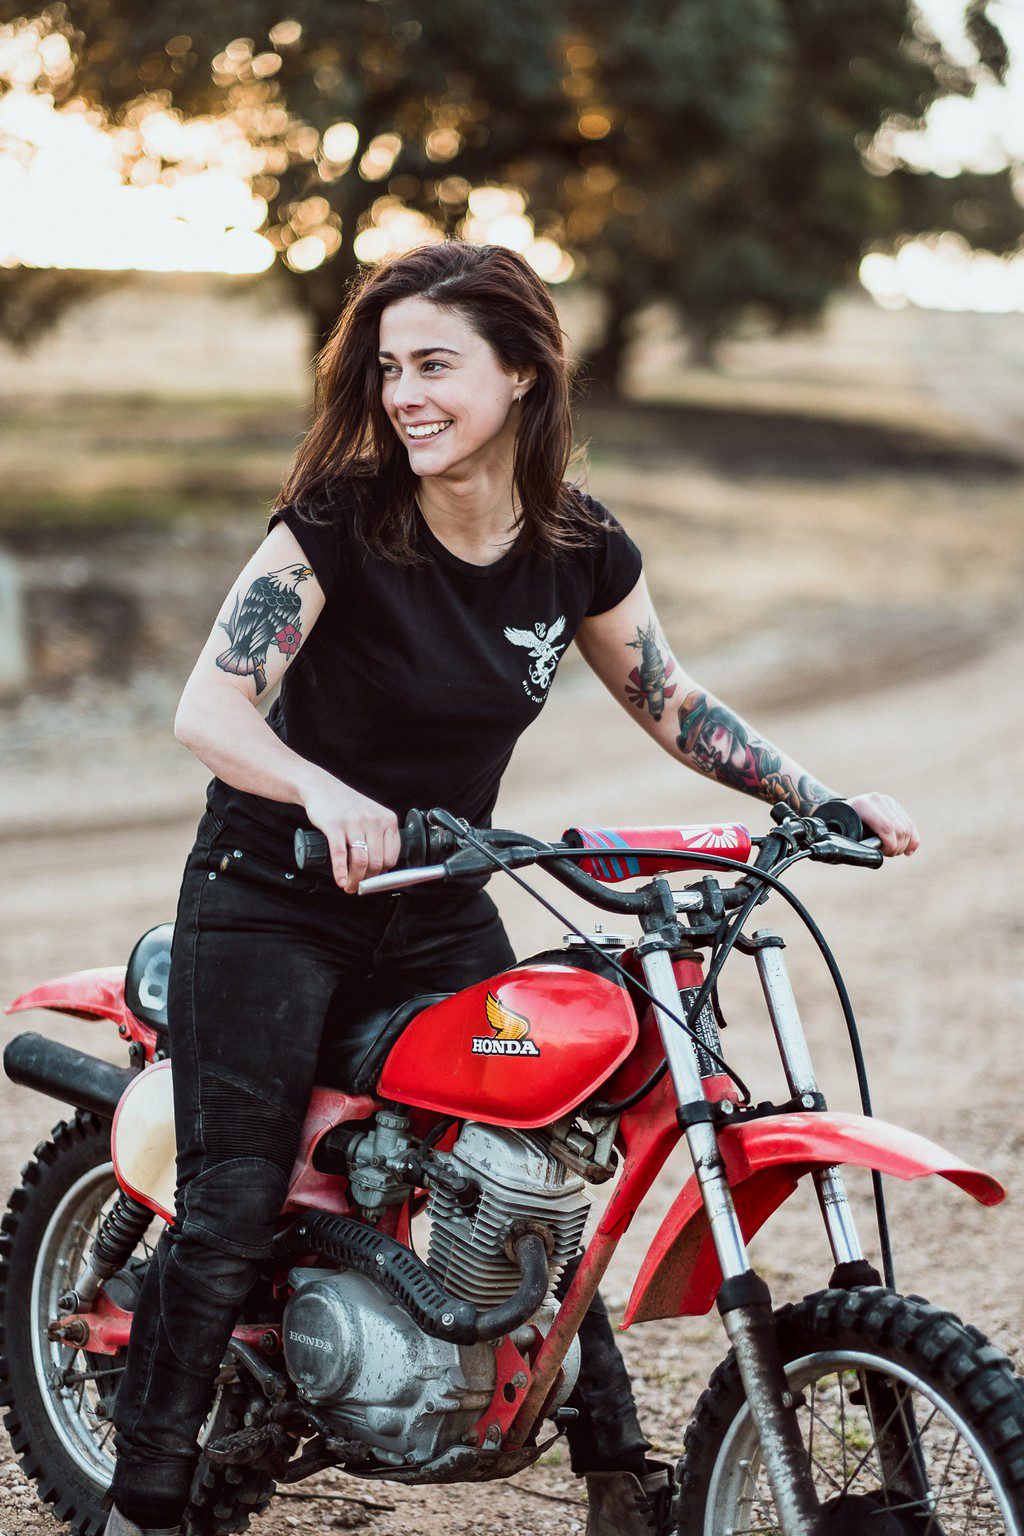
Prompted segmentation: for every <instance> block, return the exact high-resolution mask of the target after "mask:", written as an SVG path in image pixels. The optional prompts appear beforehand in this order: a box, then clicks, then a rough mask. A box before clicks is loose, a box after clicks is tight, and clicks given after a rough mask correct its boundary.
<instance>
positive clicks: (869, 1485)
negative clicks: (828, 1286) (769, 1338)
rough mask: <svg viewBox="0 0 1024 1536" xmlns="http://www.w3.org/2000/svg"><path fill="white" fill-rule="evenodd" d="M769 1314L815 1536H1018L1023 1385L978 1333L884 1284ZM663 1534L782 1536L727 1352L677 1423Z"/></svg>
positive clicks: (1023, 1513)
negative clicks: (672, 1495)
mask: <svg viewBox="0 0 1024 1536" xmlns="http://www.w3.org/2000/svg"><path fill="white" fill-rule="evenodd" d="M775 1317H776V1323H777V1327H778V1334H779V1342H780V1346H781V1351H782V1359H783V1363H784V1364H785V1367H786V1373H787V1377H788V1379H789V1382H790V1385H791V1389H792V1390H793V1391H794V1394H795V1395H797V1402H798V1405H799V1407H798V1412H799V1415H800V1422H801V1428H802V1430H803V1436H804V1444H805V1446H807V1447H808V1454H809V1457H810V1461H811V1465H812V1468H813V1473H814V1479H815V1485H816V1487H817V1491H818V1495H819V1497H820V1499H821V1500H822V1503H823V1505H824V1506H825V1510H826V1518H825V1520H824V1523H823V1530H824V1531H825V1532H826V1533H827V1531H828V1529H829V1521H831V1522H832V1523H833V1524H834V1526H835V1529H836V1531H837V1532H838V1531H843V1532H846V1531H848V1530H852V1529H857V1530H860V1529H861V1528H863V1530H864V1531H865V1532H870V1531H871V1530H878V1531H879V1533H881V1531H883V1530H884V1531H885V1532H886V1536H888V1533H889V1532H896V1531H899V1532H901V1533H902V1532H906V1533H908V1536H945V1533H947V1532H950V1531H952V1532H956V1533H957V1536H961V1533H962V1536H996V1533H999V1536H1024V1385H1022V1383H1021V1381H1020V1379H1019V1378H1018V1377H1017V1376H1016V1375H1015V1374H1014V1371H1013V1367H1012V1365H1011V1364H1010V1361H1009V1360H1008V1359H1007V1357H1006V1356H1005V1355H1004V1354H1002V1353H1001V1352H1000V1351H999V1350H998V1349H996V1348H995V1347H994V1346H993V1345H992V1344H990V1343H989V1342H988V1341H987V1340H986V1338H985V1337H984V1335H983V1334H981V1333H979V1332H978V1330H977V1329H976V1328H971V1327H968V1326H967V1325H965V1324H964V1323H962V1322H961V1321H960V1319H959V1318H958V1317H956V1316H954V1314H953V1313H951V1312H945V1311H942V1310H940V1308H938V1307H934V1306H932V1305H930V1303H928V1302H927V1301H925V1300H923V1298H921V1297H919V1296H898V1295H896V1294H894V1293H893V1292H892V1291H889V1290H886V1289H884V1288H882V1287H868V1288H865V1289H863V1290H854V1291H842V1290H827V1291H819V1292H817V1293H815V1294H814V1295H811V1296H807V1297H805V1299H804V1300H803V1301H802V1302H800V1303H798V1304H796V1305H791V1306H785V1307H782V1308H780V1309H779V1310H778V1311H777V1312H776V1314H775ZM851 1515H852V1516H854V1517H855V1518H854V1521H853V1523H852V1524H851V1523H849V1522H850V1519H851ZM675 1529H676V1532H677V1536H724V1533H726V1532H729V1533H730V1536H746V1533H750V1536H754V1533H756V1536H778V1533H779V1531H780V1526H779V1524H778V1521H777V1519H776V1517H775V1513H774V1504H773V1501H772V1499H771V1496H770V1493H769V1490H768V1484H767V1478H766V1476H765V1474H764V1471H763V1469H762V1468H761V1465H760V1456H759V1452H758V1446H757V1437H756V1434H755V1433H754V1429H753V1425H752V1423H751V1419H750V1415H749V1412H748V1410H747V1406H746V1400H745V1398H744V1394H743V1388H742V1385H741V1383H740V1378H739V1372H738V1370H737V1366H736V1360H735V1357H734V1355H733V1354H732V1352H731V1351H730V1353H729V1354H728V1355H727V1356H726V1358H725V1359H724V1360H723V1362H722V1364H721V1365H720V1366H719V1367H718V1369H717V1370H716V1371H715V1373H714V1375H713V1376H712V1378H711V1381H710V1382H709V1384H708V1387H707V1389H706V1390H705V1391H704V1393H703V1394H702V1395H701V1398H700V1400H699V1402H698V1403H697V1407H696V1410H695V1413H694V1417H693V1419H692V1421H691V1423H690V1426H689V1428H688V1429H687V1431H686V1438H685V1441H684V1452H683V1456H682V1459H681V1460H680V1463H679V1492H678V1495H677V1503H676V1523H675Z"/></svg>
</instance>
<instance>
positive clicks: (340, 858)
mask: <svg viewBox="0 0 1024 1536" xmlns="http://www.w3.org/2000/svg"><path fill="white" fill-rule="evenodd" d="M321 830H322V829H321ZM325 835H326V837H327V844H328V847H329V848H330V850H331V874H332V875H333V876H334V883H335V885H340V886H343V885H344V884H345V882H346V880H347V879H348V838H347V837H346V836H345V833H344V831H340V832H333V833H330V832H329V833H327V834H325Z"/></svg>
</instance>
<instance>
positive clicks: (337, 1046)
mask: <svg viewBox="0 0 1024 1536" xmlns="http://www.w3.org/2000/svg"><path fill="white" fill-rule="evenodd" d="M173 936H174V924H173V923H160V924H158V926H157V927H155V928H150V929H149V930H148V931H147V932H146V933H144V934H143V935H142V937H141V938H140V939H139V941H138V943H137V944H136V946H135V948H134V949H133V950H132V952H131V955H130V957H129V960H128V969H127V971H126V973H125V979H124V998H125V1002H126V1003H127V1005H128V1007H129V1008H130V1009H131V1011H132V1013H133V1014H134V1015H135V1017H136V1018H137V1019H141V1020H142V1021H143V1023H145V1024H149V1025H150V1026H151V1027H152V1028H153V1029H154V1030H155V1031H156V1035H157V1049H158V1050H159V1051H163V1052H166V1051H167V1049H168V1038H167V981H168V977H169V975H170V969H171V939H172V938H173ZM451 995H452V994H451V993H450V992H424V993H422V994H421V995H420V996H419V997H413V998H408V999H406V1000H405V1001H403V1002H398V1003H396V1002H395V1001H394V1000H392V1001H391V1002H388V1003H384V1004H382V1005H378V1006H374V1007H366V1006H361V1005H360V1003H359V1001H358V999H357V998H354V997H352V996H351V995H349V996H347V997H346V998H344V1002H343V1005H342V1006H337V1007H334V1008H332V1010H331V1014H330V1016H329V1018H328V1023H327V1027H326V1028H325V1031H324V1045H323V1048H322V1049H321V1052H320V1060H319V1063H318V1065H317V1072H316V1081H317V1084H318V1085H319V1086H320V1087H323V1088H337V1089H340V1090H341V1091H342V1092H343V1093H372V1092H373V1090H374V1088H375V1087H376V1086H377V1079H378V1077H379V1076H380V1074H381V1071H382V1069H383V1066H384V1063H385V1061H386V1060H387V1058H388V1054H389V1052H390V1051H391V1048H392V1046H393V1045H394V1044H395V1042H396V1041H397V1040H398V1038H399V1036H400V1035H401V1033H402V1031H403V1030H404V1029H405V1028H406V1027H407V1026H408V1025H409V1024H411V1023H412V1021H413V1019H414V1018H415V1017H416V1015H417V1014H418V1013H422V1012H423V1010H424V1008H429V1007H430V1005H431V1004H432V1003H439V1002H442V1001H443V1000H444V999H445V998H446V997H451Z"/></svg>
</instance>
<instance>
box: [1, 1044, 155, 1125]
mask: <svg viewBox="0 0 1024 1536" xmlns="http://www.w3.org/2000/svg"><path fill="white" fill-rule="evenodd" d="M4 1071H5V1072H6V1073H7V1076H8V1077H9V1078H10V1079H11V1082H12V1083H20V1084H21V1085H22V1087H24V1088H35V1089H36V1091H37V1092H39V1093H46V1094H49V1096H50V1098H51V1099H60V1101H61V1102H62V1103H63V1104H71V1105H73V1106H74V1108H75V1109H87V1110H91V1111H92V1113H93V1114H94V1115H99V1116H101V1118H102V1119H104V1120H112V1119H113V1118H114V1110H115V1109H116V1108H117V1106H118V1102H119V1100H120V1098H121V1095H122V1094H123V1093H124V1091H125V1089H126V1088H127V1087H128V1084H129V1083H130V1082H131V1081H132V1079H133V1078H134V1077H135V1076H136V1074H135V1072H133V1071H132V1069H131V1068H130V1067H115V1066H112V1065H111V1064H110V1062H109V1061H100V1060H99V1058H98V1057H96V1056H87V1055H86V1054H85V1052H84V1051H76V1050H75V1049H74V1048H73V1047H72V1046H70V1045H61V1044H60V1043H59V1041H57V1040H50V1039H49V1038H48V1037H47V1036H46V1035H37V1034H32V1033H26V1034H23V1035H15V1037H14V1039H13V1040H12V1041H11V1043H10V1044H9V1045H8V1047H7V1049H6V1050H5V1051H4Z"/></svg>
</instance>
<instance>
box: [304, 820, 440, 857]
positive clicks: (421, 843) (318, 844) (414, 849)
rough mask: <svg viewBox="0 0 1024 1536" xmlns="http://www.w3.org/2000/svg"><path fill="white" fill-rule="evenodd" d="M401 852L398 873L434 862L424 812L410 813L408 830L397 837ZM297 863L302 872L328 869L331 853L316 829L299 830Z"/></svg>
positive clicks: (325, 841) (321, 834) (406, 828)
mask: <svg viewBox="0 0 1024 1536" xmlns="http://www.w3.org/2000/svg"><path fill="white" fill-rule="evenodd" d="M398 835H399V838H400V840H401V848H400V850H399V854H398V863H397V864H396V865H395V868H396V869H402V868H408V869H419V868H420V867H421V866H422V865H424V864H429V863H431V862H432V860H433V857H434V849H433V847H432V844H431V838H430V829H429V827H428V826H427V818H426V817H425V816H424V814H423V812H422V811H410V812H409V814H408V816H407V817H406V818H405V826H404V827H403V828H402V830H401V832H400V833H399V834H398ZM295 863H296V866H297V868H299V869H328V868H329V867H330V863H331V850H330V846H329V844H328V842H327V839H326V837H324V834H323V833H322V832H320V831H319V830H318V829H317V828H316V827H297V828H296V830H295Z"/></svg>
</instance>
